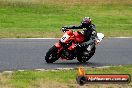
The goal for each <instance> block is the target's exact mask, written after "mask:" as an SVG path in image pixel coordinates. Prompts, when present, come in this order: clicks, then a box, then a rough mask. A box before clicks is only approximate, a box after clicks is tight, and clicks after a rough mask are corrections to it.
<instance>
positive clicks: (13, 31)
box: [0, 0, 132, 38]
mask: <svg viewBox="0 0 132 88" xmlns="http://www.w3.org/2000/svg"><path fill="white" fill-rule="evenodd" d="M85 16H90V17H91V18H92V19H93V23H94V24H96V26H97V31H98V32H103V33H104V34H105V35H106V36H107V37H115V36H118V37H119V36H132V30H131V28H132V25H131V24H132V20H131V19H132V0H125V1H124V0H99V1H98V0H58V1H56V0H0V38H10V37H11V38H33V37H60V36H61V32H60V28H61V27H62V26H64V25H79V24H80V22H81V20H82V18H83V17H85Z"/></svg>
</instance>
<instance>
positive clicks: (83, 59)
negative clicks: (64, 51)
mask: <svg viewBox="0 0 132 88" xmlns="http://www.w3.org/2000/svg"><path fill="white" fill-rule="evenodd" d="M95 50H96V47H94V48H93V49H92V50H91V53H89V56H87V57H85V56H84V57H83V56H82V55H79V56H78V57H77V60H78V61H79V62H80V63H86V62H87V61H88V60H89V59H90V58H91V57H92V56H93V55H94V53H95Z"/></svg>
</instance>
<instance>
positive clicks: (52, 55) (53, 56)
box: [45, 46, 59, 63]
mask: <svg viewBox="0 0 132 88" xmlns="http://www.w3.org/2000/svg"><path fill="white" fill-rule="evenodd" d="M57 51H58V48H57V47H56V46H52V47H51V48H50V49H49V51H48V52H47V53H46V56H45V61H46V62H47V63H53V62H55V61H56V60H58V59H59V57H58V56H57Z"/></svg>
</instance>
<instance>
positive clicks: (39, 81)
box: [0, 65, 132, 88]
mask: <svg viewBox="0 0 132 88" xmlns="http://www.w3.org/2000/svg"><path fill="white" fill-rule="evenodd" d="M86 73H87V74H130V75H131V76H132V65H128V66H115V67H110V68H88V69H87V70H86ZM76 76H77V71H76V70H61V71H59V70H58V71H24V72H20V71H15V72H13V73H10V74H9V73H1V75H0V87H1V88H87V87H89V88H131V87H132V82H131V83H129V84H109V85H108V84H87V85H84V86H79V85H78V84H77V83H76V80H75V78H76Z"/></svg>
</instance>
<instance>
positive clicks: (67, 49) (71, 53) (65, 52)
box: [45, 29, 104, 63]
mask: <svg viewBox="0 0 132 88" xmlns="http://www.w3.org/2000/svg"><path fill="white" fill-rule="evenodd" d="M97 37H98V39H97V40H95V42H94V46H93V47H92V49H90V51H89V47H90V45H86V46H81V44H82V43H83V42H85V41H84V40H85V37H84V34H83V32H81V31H73V30H70V29H69V30H67V31H66V32H65V33H64V35H63V36H62V37H61V39H60V40H59V42H58V43H56V44H55V45H54V46H52V47H51V48H50V49H49V50H48V52H47V53H46V56H45V60H46V62H47V63H53V62H55V61H56V60H58V59H59V58H60V59H62V60H73V59H77V60H78V61H79V62H81V63H85V62H86V61H88V60H89V59H90V58H91V57H92V56H93V55H94V53H95V49H96V44H97V43H99V42H101V40H102V39H103V38H104V34H102V33H97Z"/></svg>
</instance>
